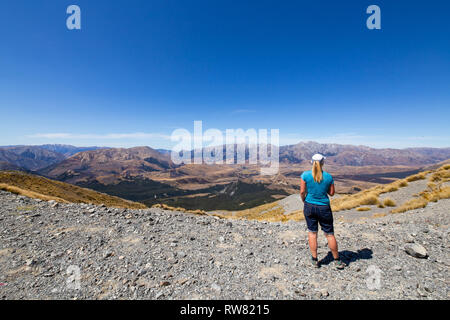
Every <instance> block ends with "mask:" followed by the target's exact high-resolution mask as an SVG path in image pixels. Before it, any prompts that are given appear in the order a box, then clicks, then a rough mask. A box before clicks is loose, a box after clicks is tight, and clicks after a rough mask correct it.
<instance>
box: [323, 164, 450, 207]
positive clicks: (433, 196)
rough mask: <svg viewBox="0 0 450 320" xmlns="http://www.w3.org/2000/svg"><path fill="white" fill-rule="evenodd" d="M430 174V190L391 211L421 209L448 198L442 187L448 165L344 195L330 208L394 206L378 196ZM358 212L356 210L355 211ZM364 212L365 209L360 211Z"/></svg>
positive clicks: (447, 176)
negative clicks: (381, 200)
mask: <svg viewBox="0 0 450 320" xmlns="http://www.w3.org/2000/svg"><path fill="white" fill-rule="evenodd" d="M430 173H431V177H430V182H429V183H428V188H429V189H430V190H426V191H423V192H421V193H419V194H418V195H417V197H415V198H413V199H411V200H409V201H407V202H405V203H404V204H402V205H401V206H400V207H398V208H396V209H395V210H392V212H394V213H395V212H405V211H408V210H413V209H417V208H423V207H425V206H426V203H427V202H428V201H438V200H439V199H445V198H449V192H450V191H449V190H448V187H444V188H443V187H442V184H443V183H444V182H447V181H449V180H450V165H448V164H447V165H444V166H442V167H440V168H439V169H437V170H435V171H434V172H433V171H423V172H419V173H417V174H414V175H411V176H409V177H406V178H404V179H399V180H396V181H394V182H392V183H389V184H386V185H378V186H375V187H373V188H370V189H367V190H363V191H361V192H358V193H356V194H352V195H344V196H341V197H339V198H337V199H333V200H332V201H331V208H332V209H333V211H341V210H349V209H354V208H358V207H361V206H367V205H378V207H379V208H385V207H393V206H396V204H395V202H394V201H393V200H391V199H386V200H384V201H383V202H380V201H379V196H380V195H381V194H383V193H389V192H395V191H397V190H398V189H399V188H403V187H406V186H408V182H413V181H417V180H423V179H426V177H427V175H428V174H430ZM357 210H358V209H357ZM361 210H365V209H361ZM361 210H359V211H361Z"/></svg>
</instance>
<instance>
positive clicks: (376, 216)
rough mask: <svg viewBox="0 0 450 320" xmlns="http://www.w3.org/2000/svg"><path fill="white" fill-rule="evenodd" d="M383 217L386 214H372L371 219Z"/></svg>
mask: <svg viewBox="0 0 450 320" xmlns="http://www.w3.org/2000/svg"><path fill="white" fill-rule="evenodd" d="M385 216H387V213H382V212H379V213H374V214H373V215H372V217H373V218H381V217H385Z"/></svg>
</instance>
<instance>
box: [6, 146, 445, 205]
mask: <svg viewBox="0 0 450 320" xmlns="http://www.w3.org/2000/svg"><path fill="white" fill-rule="evenodd" d="M224 148H225V147H224ZM193 153H194V152H193V151H192V154H193ZM314 153H322V154H324V155H325V156H326V157H327V160H326V170H328V171H330V172H332V173H333V176H334V178H335V181H336V182H337V183H338V186H339V192H341V193H353V192H357V191H358V190H361V189H364V188H368V187H372V186H374V185H375V184H379V183H389V182H391V181H392V180H393V179H396V178H403V177H406V176H408V175H410V174H414V173H415V172H418V171H419V170H420V169H421V168H423V167H424V166H429V165H432V164H434V163H438V162H440V161H444V160H447V159H449V158H450V148H408V149H375V148H370V147H366V146H353V145H339V144H319V143H316V142H301V143H298V144H295V145H289V146H281V147H280V148H279V156H280V158H279V159H280V170H279V173H278V174H277V175H274V176H262V175H261V174H260V170H259V166H258V165H252V164H248V163H246V164H239V165H238V164H236V165H207V164H182V165H175V164H174V163H173V162H172V161H171V159H170V151H168V150H155V149H152V148H150V147H134V148H127V149H125V148H104V147H103V148H100V147H74V146H69V145H43V146H8V147H0V170H21V171H27V172H33V173H35V174H39V175H42V176H44V177H48V178H51V179H55V180H59V181H63V182H66V183H71V184H74V185H78V186H81V187H86V188H90V189H94V190H96V191H100V192H104V193H107V194H110V195H113V196H119V197H122V198H125V199H128V200H132V201H138V202H142V203H145V204H146V205H153V204H156V203H164V204H167V205H171V206H182V207H184V208H186V209H203V210H216V209H226V210H238V209H245V208H250V207H252V206H255V205H260V204H264V203H267V202H272V201H274V200H276V199H280V198H283V197H285V196H287V195H289V194H293V193H296V192H297V190H298V184H299V181H298V179H299V177H300V175H301V173H302V172H303V171H304V170H308V169H309V167H310V162H309V159H310V158H311V156H312V155H313V154H314ZM247 156H248V155H247ZM235 157H236V154H235Z"/></svg>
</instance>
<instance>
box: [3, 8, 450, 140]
mask: <svg viewBox="0 0 450 320" xmlns="http://www.w3.org/2000/svg"><path fill="white" fill-rule="evenodd" d="M0 4H1V10H0V39H1V40H0V41H1V47H0V114H1V116H2V121H1V126H0V145H11V144H42V143H67V144H73V145H103V146H105V145H106V146H136V145H149V146H152V147H166V148H169V147H170V146H171V145H172V144H173V143H171V142H170V140H168V139H167V136H170V134H171V132H172V131H173V130H174V129H175V128H180V127H181V128H186V129H188V130H190V131H192V130H193V121H194V120H202V121H203V125H204V128H205V129H207V128H218V129H220V130H225V129H227V128H243V129H248V128H255V129H261V128H267V129H273V128H274V129H279V130H280V136H281V144H288V143H296V142H298V141H300V140H316V141H319V142H334V143H350V144H366V145H370V146H375V147H389V146H390V147H410V146H435V147H448V146H450V143H449V141H450V126H449V123H450V121H449V120H450V20H449V16H450V3H449V1H403V0H395V1H392V0H391V1H380V0H373V1H372V0H370V1H362V0H359V1H356V0H355V1H349V0H346V1H335V0H333V1H300V0H297V1H263V0H257V1H244V0H239V1H233V0H226V1H222V0H214V1H211V0H204V1H196V0H193V1H187V0H180V1H171V0H141V1H137V0H127V1H125V0H114V1H111V0H108V1H106V0H95V1H92V0H71V1H63V0H57V1H56V0H54V1H48V0H47V1H45V0H40V1H31V0H30V1H24V0H0ZM70 4H77V5H79V6H80V8H81V15H82V30H78V31H76V30H72V31H70V30H68V29H67V28H66V18H67V17H68V15H67V14H66V8H67V7H68V6H69V5H70ZM371 4H376V5H378V6H380V8H381V27H382V29H381V30H368V29H367V28H366V19H367V17H368V16H369V15H368V14H366V8H367V7H368V6H369V5H371ZM137 133H139V134H137Z"/></svg>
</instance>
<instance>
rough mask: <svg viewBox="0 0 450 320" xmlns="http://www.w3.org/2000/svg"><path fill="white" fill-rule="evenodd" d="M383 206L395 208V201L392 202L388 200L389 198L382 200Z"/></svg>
mask: <svg viewBox="0 0 450 320" xmlns="http://www.w3.org/2000/svg"><path fill="white" fill-rule="evenodd" d="M383 205H384V206H385V207H395V206H396V204H395V201H394V200H392V199H390V198H386V199H384V201H383Z"/></svg>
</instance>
